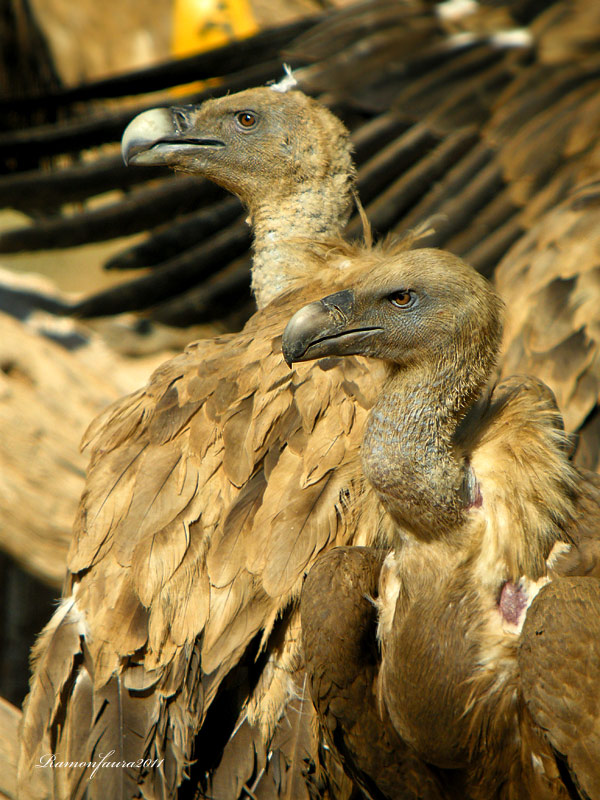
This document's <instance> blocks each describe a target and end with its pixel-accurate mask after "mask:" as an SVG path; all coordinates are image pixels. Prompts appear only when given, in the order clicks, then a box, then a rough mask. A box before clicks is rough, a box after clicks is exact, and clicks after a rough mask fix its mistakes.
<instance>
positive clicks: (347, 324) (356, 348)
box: [281, 289, 382, 367]
mask: <svg viewBox="0 0 600 800" xmlns="http://www.w3.org/2000/svg"><path fill="white" fill-rule="evenodd" d="M353 313H354V292H353V291H352V290H350V289H347V290H345V291H343V292H336V293H335V294H330V295H329V296H328V297H324V298H323V299H322V300H317V302H316V303H309V304H308V305H306V306H304V308H301V309H300V311H297V312H296V313H295V314H294V316H293V317H292V318H291V320H290V321H289V322H288V324H287V325H286V328H285V330H284V332H283V339H282V342H281V349H282V350H283V357H284V358H285V361H286V363H287V365H288V366H289V367H291V366H292V364H293V363H294V362H295V361H312V360H313V359H315V358H323V357H325V356H349V355H356V354H360V353H363V352H364V343H365V341H366V340H369V339H371V338H372V337H373V336H374V335H375V334H376V333H377V332H379V331H381V330H382V329H381V328H375V327H361V328H359V327H354V326H353V320H352V318H353Z"/></svg>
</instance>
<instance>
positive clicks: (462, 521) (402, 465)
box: [283, 250, 600, 800]
mask: <svg viewBox="0 0 600 800" xmlns="http://www.w3.org/2000/svg"><path fill="white" fill-rule="evenodd" d="M349 286H352V288H351V289H347V290H345V291H342V292H338V293H337V294H334V295H331V296H329V297H326V298H324V299H323V300H321V301H319V302H318V303H313V304H311V305H309V306H306V307H305V308H303V309H301V310H300V311H299V312H297V313H296V315H295V316H294V317H293V318H292V320H291V321H290V323H289V324H288V326H287V328H286V331H285V333H284V336H283V348H284V354H285V355H286V359H287V360H288V361H289V362H292V361H303V360H310V359H314V358H319V357H324V356H329V357H331V356H335V355H352V354H359V353H360V354H366V355H370V356H372V357H377V358H379V359H385V360H386V361H387V362H388V377H387V381H386V384H385V388H384V390H383V392H382V394H381V395H380V397H379V398H378V400H377V402H376V404H375V405H374V408H373V410H372V411H371V414H370V416H369V421H368V423H367V427H366V432H365V438H364V443H363V455H362V460H363V466H364V470H365V474H366V476H367V478H368V479H369V481H370V483H371V484H372V486H373V487H374V489H375V491H376V493H377V495H378V496H379V498H380V500H381V502H382V504H383V506H384V507H385V508H386V511H387V513H388V515H389V518H390V519H391V520H393V522H394V523H395V525H396V529H395V538H396V545H395V547H394V549H393V550H392V552H391V553H390V554H389V555H388V556H387V557H386V558H385V560H384V562H383V566H382V567H381V572H380V574H377V570H376V573H375V575H373V574H371V578H370V580H371V588H370V589H368V591H369V592H372V591H373V589H372V584H373V583H374V582H375V583H377V584H378V585H377V590H376V591H377V595H378V599H377V604H378V607H379V621H378V631H379V637H380V639H381V643H382V648H383V649H382V657H381V662H380V664H379V674H378V681H379V696H380V702H381V704H382V710H381V712H380V713H381V714H382V715H383V720H384V724H385V719H386V718H387V716H388V715H389V719H390V720H391V723H392V725H393V728H394V730H395V731H396V733H397V734H398V735H399V736H400V738H401V739H402V741H403V742H404V743H405V746H408V747H409V752H413V754H415V755H416V756H418V757H419V758H420V759H422V761H423V762H424V764H429V765H431V766H433V767H435V768H436V770H437V771H438V775H439V776H440V780H441V784H442V790H441V791H442V796H447V797H450V798H459V797H460V798H464V797H468V798H476V799H477V800H479V798H481V800H483V799H484V798H486V800H490V798H516V797H523V798H525V797H536V798H567V797H571V796H578V795H574V794H572V786H573V785H576V786H578V787H579V788H580V790H581V791H582V794H581V796H582V797H594V796H596V794H597V790H598V781H599V780H600V766H599V765H600V738H599V736H600V714H599V713H598V709H597V704H596V703H595V702H594V703H592V702H591V695H592V693H593V689H592V687H593V686H597V683H598V680H599V679H600V659H599V658H598V652H597V647H596V643H595V642H596V638H597V635H598V624H597V616H598V608H599V607H600V582H599V581H598V578H600V570H599V569H598V560H597V553H598V541H599V539H600V536H599V530H600V492H599V489H598V481H597V478H596V476H592V475H589V474H587V473H585V472H581V471H578V470H577V469H576V468H575V467H574V466H573V465H572V463H571V462H570V460H569V453H570V451H571V444H570V441H569V439H568V437H567V436H566V435H565V434H564V432H563V428H562V420H561V418H560V415H559V413H558V410H557V407H556V404H555V401H554V398H553V396H552V393H551V392H550V391H549V390H548V388H547V387H546V386H545V385H544V384H542V383H541V382H539V381H537V380H535V379H530V378H512V379H507V380H505V381H502V382H501V383H499V384H497V385H496V386H493V384H492V385H490V384H489V381H490V378H491V376H492V373H493V370H494V362H495V359H496V356H497V353H498V350H499V346H500V337H501V330H502V328H501V314H500V310H501V309H500V302H499V299H498V297H497V295H495V293H494V292H493V291H492V289H491V287H490V286H489V284H487V283H486V282H485V281H484V280H483V279H482V278H481V277H480V276H478V275H477V273H475V271H474V270H471V269H470V268H468V267H467V266H466V265H465V264H463V263H462V262H461V261H460V260H459V259H457V258H456V257H454V256H451V255H450V254H446V253H442V252H439V251H432V250H429V251H428V250H422V251H413V252H412V253H406V254H401V255H399V256H398V257H397V258H396V259H393V258H392V259H390V263H388V264H385V265H384V264H382V265H380V266H379V267H378V268H376V269H375V270H374V271H372V272H371V273H370V274H369V275H368V276H365V277H363V278H362V279H359V280H358V281H357V282H356V283H355V284H352V283H350V284H349ZM581 515H583V517H582V516H581ZM336 552H337V551H336ZM369 553H370V551H369V550H367V552H366V554H365V555H364V556H363V559H362V560H364V559H365V558H367V557H370V558H372V556H369ZM354 557H355V558H357V556H354ZM325 558H327V560H328V561H325ZM335 559H336V556H334V553H330V554H328V555H327V557H325V556H323V557H321V559H319V561H318V562H317V565H316V567H315V569H318V570H319V573H320V574H319V580H318V581H317V582H315V583H314V585H313V587H312V588H311V585H310V582H309V583H307V588H306V590H305V594H304V595H303V600H302V612H303V641H304V643H305V647H306V648H307V655H306V658H307V664H308V665H309V677H310V680H311V687H312V690H313V698H314V700H315V704H316V706H317V711H318V712H319V715H320V717H321V719H322V721H323V724H324V725H325V727H327V725H329V727H331V721H330V720H329V719H328V717H330V716H331V711H330V709H331V708H334V709H335V708H337V713H336V712H334V713H333V717H334V719H336V721H337V722H338V723H339V724H340V725H341V726H343V725H344V724H345V715H346V711H347V709H346V705H345V704H346V701H347V692H346V691H345V686H344V682H343V680H340V679H339V678H337V679H335V687H336V689H335V690H332V692H331V693H332V695H333V699H332V698H331V697H328V698H327V704H324V702H323V695H322V693H320V691H319V687H322V686H323V685H325V686H327V685H328V680H330V681H333V679H332V678H331V676H332V675H335V674H336V671H339V670H342V672H343V673H344V674H352V673H353V671H356V670H360V669H364V670H366V671H367V672H369V671H370V672H371V674H373V671H374V668H373V666H372V663H371V662H370V661H368V660H365V663H364V664H362V665H361V662H360V660H359V663H358V664H356V663H355V662H353V660H352V658H349V659H348V660H347V662H346V663H345V662H344V661H343V660H341V659H340V656H339V654H338V649H339V648H336V647H335V645H334V646H329V644H328V641H327V639H325V641H319V635H318V630H319V627H320V624H321V623H320V620H319V618H318V616H317V615H315V614H314V610H313V609H314V603H315V595H316V591H315V588H314V587H315V586H318V587H319V588H320V590H321V591H320V595H319V597H320V601H321V602H322V603H325V605H327V606H334V607H335V606H336V605H337V604H338V603H339V601H338V600H337V594H336V590H338V591H339V587H338V585H337V583H336V579H335V577H334V576H333V575H332V574H331V571H332V570H331V566H330V565H331V564H332V563H333V562H334V561H335ZM338 561H339V557H338ZM358 562H359V563H358V566H355V567H354V569H350V568H349V567H346V570H347V572H348V574H349V577H346V584H347V585H348V586H349V591H348V593H349V595H350V596H349V597H348V598H346V599H345V601H344V604H343V605H342V607H341V611H340V613H341V614H344V613H346V616H348V612H345V611H344V609H346V608H350V609H359V605H360V602H361V600H360V598H361V596H362V595H363V591H362V590H361V588H360V585H359V584H360V578H359V577H358V576H359V575H360V568H361V567H360V562H361V559H358ZM337 569H338V570H339V569H340V568H339V566H338V567H337ZM362 569H364V567H362ZM567 575H568V576H569V577H566V576H567ZM573 575H580V576H585V577H570V576H573ZM582 598H585V601H584V600H583V599H582ZM586 603H587V605H586ZM311 604H312V605H311ZM529 606H531V612H529V611H528V607H529ZM311 612H312V617H311ZM353 613H356V614H357V615H358V617H359V618H360V619H362V622H361V624H363V625H366V626H367V627H368V624H367V623H368V616H367V614H366V612H365V611H364V609H363V611H362V612H359V611H355V612H353ZM361 615H362V616H361ZM524 623H525V624H524ZM346 626H347V627H349V629H350V630H356V626H355V625H353V624H352V622H351V621H350V622H348V620H347V619H342V621H341V622H339V623H338V627H339V628H340V629H342V630H343V629H345V627H346ZM372 628H373V625H372V624H371V629H372ZM371 635H373V633H371ZM540 637H543V638H540ZM315 642H316V643H315ZM582 662H584V663H585V670H586V674H587V675H589V678H587V679H586V681H584V682H580V681H579V680H577V678H576V677H575V675H574V674H573V673H574V672H575V673H576V672H577V670H578V669H579V668H580V667H579V664H581V663H582ZM315 665H316V668H315ZM549 673H552V674H551V675H550V674H549ZM546 676H547V677H546ZM336 692H337V694H336ZM376 709H377V706H376V703H375V700H374V699H373V698H372V699H371V709H370V713H375V712H376ZM365 713H367V712H365ZM350 735H352V736H354V737H355V740H356V732H355V731H348V730H346V731H345V736H350ZM338 741H343V737H341V736H338ZM345 755H346V756H347V753H346V754H345ZM352 756H353V762H354V767H355V769H358V770H366V771H369V770H370V777H371V779H373V780H375V782H376V783H377V780H378V776H379V775H380V774H381V773H380V770H376V771H374V770H373V768H372V764H371V763H370V762H369V758H370V752H369V746H368V745H366V744H365V745H364V746H363V748H362V749H360V748H357V749H356V750H355V752H354V753H353V754H352ZM447 770H450V772H447ZM384 779H385V776H383V777H382V778H380V780H381V785H378V788H379V789H380V790H381V791H382V792H383V793H384V794H385V796H394V793H393V791H389V789H388V788H387V786H386V784H385V781H384Z"/></svg>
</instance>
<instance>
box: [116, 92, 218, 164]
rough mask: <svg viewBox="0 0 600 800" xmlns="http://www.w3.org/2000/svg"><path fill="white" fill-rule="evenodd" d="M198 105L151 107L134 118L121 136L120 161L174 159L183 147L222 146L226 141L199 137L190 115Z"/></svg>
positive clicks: (165, 161)
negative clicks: (121, 156)
mask: <svg viewBox="0 0 600 800" xmlns="http://www.w3.org/2000/svg"><path fill="white" fill-rule="evenodd" d="M197 108H198V107H197V106H172V107H171V108H151V109H150V110H149V111H143V112H142V113H141V114H138V115H137V117H134V118H133V119H132V120H131V122H130V123H129V125H128V126H127V127H126V128H125V132H124V133H123V137H122V139H121V153H122V155H123V161H124V162H125V163H126V164H127V165H128V166H129V165H131V164H135V165H140V166H150V165H159V164H160V165H164V164H169V163H171V162H174V161H175V160H176V157H178V156H180V154H181V152H182V150H189V149H193V148H197V147H211V148H215V147H225V142H223V141H221V140H220V139H215V138H212V137H209V136H199V135H198V134H197V132H196V131H195V130H194V120H193V117H194V115H195V113H196V112H197Z"/></svg>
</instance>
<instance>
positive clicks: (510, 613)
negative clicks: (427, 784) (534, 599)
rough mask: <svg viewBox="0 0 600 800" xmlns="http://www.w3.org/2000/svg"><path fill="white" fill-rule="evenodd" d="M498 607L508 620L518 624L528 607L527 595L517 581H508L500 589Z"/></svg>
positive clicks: (512, 623)
mask: <svg viewBox="0 0 600 800" xmlns="http://www.w3.org/2000/svg"><path fill="white" fill-rule="evenodd" d="M498 608H499V609H500V613H501V614H502V617H503V619H504V620H506V622H508V623H510V624H511V625H516V626H518V625H520V623H521V618H522V616H523V613H524V611H525V610H526V608H527V595H526V594H525V592H524V591H523V589H522V588H521V587H520V586H518V585H517V584H516V583H511V582H510V581H507V582H506V583H505V584H504V586H503V587H502V589H501V591H500V599H499V600H498Z"/></svg>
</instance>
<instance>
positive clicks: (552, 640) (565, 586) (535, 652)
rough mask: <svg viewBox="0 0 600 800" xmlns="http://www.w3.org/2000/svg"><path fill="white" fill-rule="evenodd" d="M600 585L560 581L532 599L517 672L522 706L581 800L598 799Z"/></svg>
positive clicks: (587, 581) (581, 580)
mask: <svg viewBox="0 0 600 800" xmlns="http://www.w3.org/2000/svg"><path fill="white" fill-rule="evenodd" d="M599 641H600V581H598V580H596V579H594V578H587V577H574V578H559V579H557V580H554V581H552V582H551V583H549V584H547V585H546V586H544V587H543V588H542V589H541V590H540V592H539V594H538V595H537V597H536V598H535V599H534V601H533V603H532V604H531V606H530V608H529V610H528V611H527V616H526V618H525V623H524V625H523V631H522V633H521V641H520V645H519V668H520V672H521V683H522V691H523V696H524V700H525V703H526V705H527V708H528V710H529V712H530V714H531V717H532V719H533V721H534V724H535V725H536V726H537V727H538V729H539V731H540V732H541V734H542V735H543V737H544V738H545V739H546V740H547V741H548V742H549V744H550V746H551V747H552V749H553V750H554V751H555V753H556V754H558V755H559V757H560V758H561V760H562V759H565V760H566V763H567V767H568V770H569V773H570V776H571V779H572V780H573V782H574V783H575V785H576V786H577V787H578V788H579V790H580V791H581V794H582V796H585V797H600V769H599V768H598V753H600V708H599V706H598V686H599V685H600V651H599V650H598V642H599Z"/></svg>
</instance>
